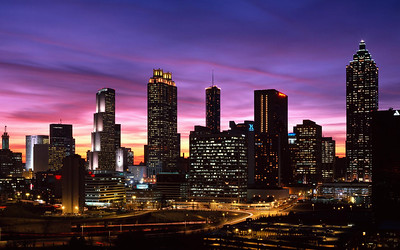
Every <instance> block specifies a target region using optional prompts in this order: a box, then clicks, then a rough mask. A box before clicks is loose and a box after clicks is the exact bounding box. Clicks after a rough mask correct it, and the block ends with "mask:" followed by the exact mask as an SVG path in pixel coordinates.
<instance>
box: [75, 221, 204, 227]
mask: <svg viewBox="0 0 400 250" xmlns="http://www.w3.org/2000/svg"><path fill="white" fill-rule="evenodd" d="M206 223H207V222H206V221H186V222H169V223H147V224H111V225H107V227H108V228H110V227H121V226H122V227H143V226H171V225H185V224H188V225H195V224H206ZM96 227H97V228H98V227H101V228H103V227H104V225H85V228H96ZM72 228H78V226H76V225H75V226H72Z"/></svg>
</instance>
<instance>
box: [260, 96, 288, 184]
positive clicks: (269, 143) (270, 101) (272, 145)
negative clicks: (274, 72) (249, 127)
mask: <svg viewBox="0 0 400 250" xmlns="http://www.w3.org/2000/svg"><path fill="white" fill-rule="evenodd" d="M254 130H255V172H254V176H255V180H254V183H255V185H256V186H257V187H258V188H266V187H276V186H280V185H281V183H282V182H283V183H287V182H288V179H289V176H290V175H291V173H289V167H288V164H289V160H288V154H287V153H288V152H287V150H288V139H287V136H288V97H287V95H285V94H283V93H281V92H279V91H277V90H275V89H268V90H255V91H254Z"/></svg>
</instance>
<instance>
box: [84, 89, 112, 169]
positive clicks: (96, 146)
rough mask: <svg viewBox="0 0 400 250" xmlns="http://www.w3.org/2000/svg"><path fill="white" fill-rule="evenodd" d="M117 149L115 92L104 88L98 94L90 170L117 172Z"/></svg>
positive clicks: (89, 155) (89, 158) (90, 153)
mask: <svg viewBox="0 0 400 250" xmlns="http://www.w3.org/2000/svg"><path fill="white" fill-rule="evenodd" d="M115 147H116V146H115V90H114V89H110V88H103V89H100V90H99V91H98V92H97V94H96V113H95V114H94V126H93V132H92V149H91V151H90V152H88V161H89V169H91V170H112V171H113V170H115V167H116V166H115Z"/></svg>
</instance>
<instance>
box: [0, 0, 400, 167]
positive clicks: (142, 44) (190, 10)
mask: <svg viewBox="0 0 400 250" xmlns="http://www.w3.org/2000/svg"><path fill="white" fill-rule="evenodd" d="M399 12H400V2H398V1H248V0H246V1H232V0H229V1H228V0H220V1H215V0H214V1H140V2H139V1H115V0H114V1H111V0H109V1H64V3H62V2H61V1H16V0H13V1H2V3H1V8H0V97H1V98H0V107H1V108H0V125H1V126H4V125H7V126H8V132H9V134H10V136H11V140H10V144H11V148H12V149H13V150H15V151H19V152H23V153H25V135H28V134H48V133H49V132H48V129H49V124H50V123H58V122H59V121H60V119H62V122H63V123H69V124H73V126H74V137H75V138H76V142H77V145H76V147H77V153H79V154H81V155H83V156H84V155H85V151H86V150H88V149H89V147H90V133H91V132H92V128H93V125H92V124H93V113H94V112H95V93H96V92H97V90H98V89H100V88H102V87H110V88H114V89H115V90H116V115H117V118H116V122H117V123H121V124H122V144H123V145H124V146H126V147H132V148H133V150H134V152H135V161H136V163H137V162H138V161H140V160H142V159H143V144H145V143H146V141H147V137H146V136H147V130H146V126H147V111H146V98H147V93H146V89H147V87H146V86H147V82H148V79H149V78H150V77H151V76H152V69H153V68H163V69H164V70H166V71H171V72H172V77H173V80H174V81H175V82H176V85H177V87H178V130H179V132H180V133H181V134H182V151H183V152H185V153H187V152H188V134H189V131H190V130H193V126H194V125H204V123H205V119H204V116H205V93H204V89H205V88H206V87H208V86H209V85H210V82H211V72H212V70H214V72H215V83H216V84H217V85H218V86H219V87H220V88H221V95H222V96H221V105H222V106H221V116H222V121H221V125H222V128H223V129H227V128H228V123H229V121H230V120H234V121H236V122H242V121H243V120H253V91H254V90H256V89H270V88H274V89H277V90H279V91H281V92H283V93H285V94H287V95H288V96H289V131H292V129H293V126H294V125H296V124H298V123H301V122H302V120H303V119H311V120H314V121H315V122H316V123H318V124H320V125H322V126H323V127H322V130H323V134H324V136H332V137H333V138H334V139H335V140H336V141H337V153H338V154H339V155H341V156H343V154H344V140H345V121H346V120H345V114H346V111H345V107H346V104H345V93H346V90H345V87H346V83H345V67H346V64H348V62H349V61H350V60H351V59H352V55H353V54H354V53H355V52H356V50H357V49H358V42H359V41H360V40H361V39H364V40H365V41H366V44H367V49H368V50H369V51H370V52H371V54H372V56H373V58H374V59H375V60H376V62H377V65H378V67H379V68H380V72H379V99H380V103H379V104H380V109H387V108H389V107H393V108H395V109H396V108H400V98H399V97H400V84H399V82H400V80H399V76H400V74H399V65H400V63H399V58H400V50H399V49H397V47H398V44H400V32H399V31H400V15H399V14H398V13H399ZM186 155H187V154H186Z"/></svg>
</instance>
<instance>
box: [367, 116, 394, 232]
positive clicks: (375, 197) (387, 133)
mask: <svg viewBox="0 0 400 250" xmlns="http://www.w3.org/2000/svg"><path fill="white" fill-rule="evenodd" d="M372 132H373V133H372V135H373V137H372V142H373V147H372V149H373V150H372V152H373V175H374V181H373V185H372V205H373V208H374V212H375V216H376V218H377V219H378V222H388V221H391V222H393V221H397V228H400V213H399V211H400V153H399V152H400V143H399V142H400V111H399V110H385V111H377V112H374V114H373V120H372Z"/></svg>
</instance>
